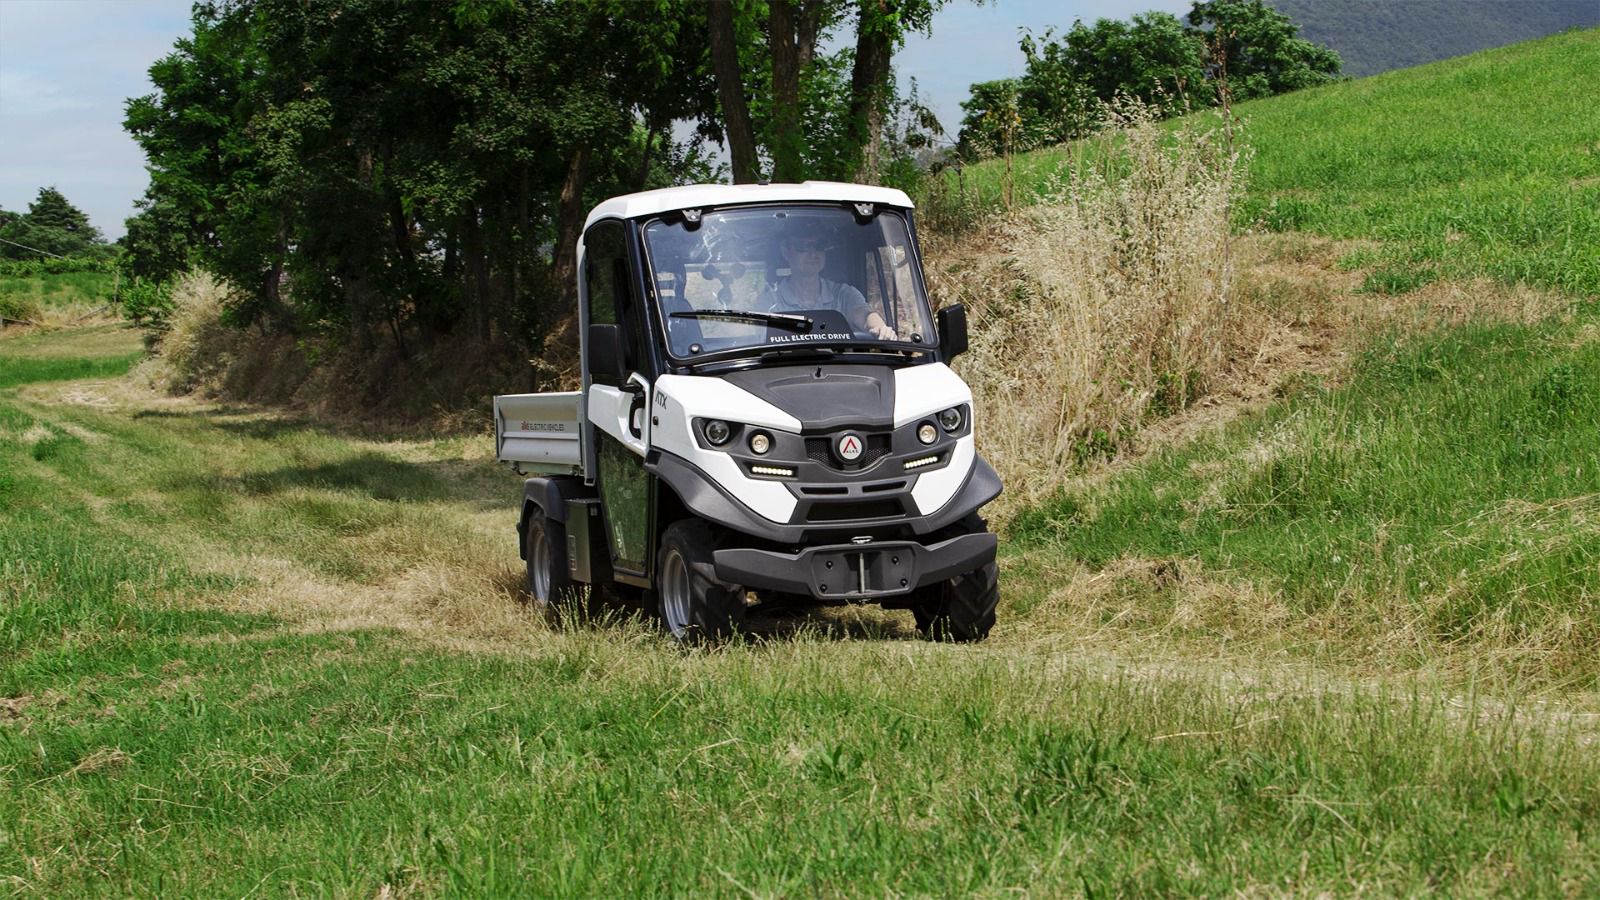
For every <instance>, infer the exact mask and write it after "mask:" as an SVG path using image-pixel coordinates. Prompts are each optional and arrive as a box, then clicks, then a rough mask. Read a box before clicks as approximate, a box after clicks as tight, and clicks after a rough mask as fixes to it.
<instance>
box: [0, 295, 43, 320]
mask: <svg viewBox="0 0 1600 900" xmlns="http://www.w3.org/2000/svg"><path fill="white" fill-rule="evenodd" d="M38 316H39V304H38V302H37V301H35V300H33V299H32V298H29V297H20V296H17V295H15V294H12V293H9V292H4V293H0V319H10V320H12V321H13V322H32V321H34V320H35V319H36V318H38Z"/></svg>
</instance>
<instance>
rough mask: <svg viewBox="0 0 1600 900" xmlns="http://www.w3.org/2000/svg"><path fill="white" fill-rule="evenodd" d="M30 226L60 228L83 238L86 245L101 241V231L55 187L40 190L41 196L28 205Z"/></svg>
mask: <svg viewBox="0 0 1600 900" xmlns="http://www.w3.org/2000/svg"><path fill="white" fill-rule="evenodd" d="M27 220H28V224H30V225H33V226H35V227H37V228H59V229H60V230H62V231H64V232H66V233H67V234H70V235H73V236H75V237H81V238H83V239H84V241H85V242H86V243H95V242H97V241H99V240H100V231H99V229H97V228H95V227H94V226H93V225H90V224H89V217H88V216H87V215H85V214H84V212H83V210H81V209H78V208H77V207H76V206H73V205H72V204H71V203H69V202H67V198H66V197H65V196H63V195H62V193H61V192H60V191H58V190H56V189H55V188H54V187H43V188H40V189H39V196H38V197H36V198H34V201H33V202H32V203H29V204H28V215H27Z"/></svg>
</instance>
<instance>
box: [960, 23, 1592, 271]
mask: <svg viewBox="0 0 1600 900" xmlns="http://www.w3.org/2000/svg"><path fill="white" fill-rule="evenodd" d="M1596 71H1600V30H1595V29H1591V30H1587V31H1574V32H1568V33H1564V34H1559V35H1555V36H1552V37H1549V38H1545V39H1543V40H1538V41H1529V42H1527V43H1522V44H1515V45H1512V46H1509V47H1501V48H1499V49H1495V50H1488V51H1484V52H1482V53H1476V54H1473V55H1471V56H1466V57H1461V58H1459V59H1453V60H1446V61H1443V62H1438V63H1432V64H1430V65H1426V66H1418V67H1416V68H1414V69H1405V70H1401V71H1396V72H1389V73H1385V74H1383V75H1378V76H1374V77H1372V78H1364V79H1360V80H1356V81H1350V82H1345V83H1341V84H1335V85H1331V86H1328V87H1324V88H1318V89H1315V90H1308V91H1300V92H1297V93H1293V94H1286V95H1283V96H1279V97H1272V98H1268V99H1265V100H1258V101H1253V102H1250V103H1242V104H1239V105H1238V106H1237V107H1236V113H1237V114H1238V115H1239V116H1241V117H1242V118H1243V119H1244V120H1245V123H1246V124H1245V135H1246V138H1247V140H1248V141H1249V143H1250V145H1251V146H1252V147H1253V148H1254V149H1255V151H1256V152H1255V159H1254V161H1253V163H1252V165H1251V196H1250V199H1249V201H1248V202H1247V203H1246V204H1245V205H1244V207H1243V208H1242V209H1241V210H1240V212H1239V220H1240V222H1241V224H1244V225H1247V226H1259V227H1263V228H1266V229H1270V230H1301V231H1310V232H1314V233H1317V234H1323V235H1327V236H1330V237H1336V238H1364V239H1376V240H1380V241H1382V242H1383V244H1382V246H1381V248H1378V249H1373V250H1368V251H1367V252H1366V253H1365V254H1363V255H1361V256H1358V257H1354V258H1352V259H1351V260H1350V265H1352V266H1356V267H1359V268H1363V269H1368V270H1370V275H1371V287H1372V289H1374V290H1379V291H1385V292H1390V293H1395V292H1401V291H1403V290H1405V289H1408V288H1412V287H1416V286H1419V285H1421V284H1424V283H1426V282H1428V281H1430V280H1433V279H1436V278H1441V277H1451V278H1459V277H1465V276H1470V275H1478V274H1483V275H1489V276H1492V277H1496V278H1500V279H1505V280H1514V281H1525V282H1528V283H1531V284H1538V285H1542V286H1546V287H1553V288H1558V289H1561V290H1564V291H1567V292H1570V293H1575V294H1587V295H1600V106H1597V105H1596V104H1595V103H1594V102H1592V101H1593V96H1594V93H1595V90H1594V88H1595V87H1596V86H1597V78H1596V75H1595V72H1596ZM1072 154H1073V149H1072V148H1070V147H1057V148H1050V149H1045V150H1040V151H1036V152H1034V153H1027V154H1020V155H1018V156H1017V157H1015V158H1014V159H1013V161H1012V165H1013V175H1012V178H1013V179H1014V183H1015V185H1016V187H1015V192H1016V193H1015V195H1016V198H1017V201H1018V202H1031V201H1032V200H1034V199H1037V197H1039V196H1040V194H1041V193H1042V192H1045V191H1048V190H1049V189H1050V185H1051V183H1052V181H1051V179H1052V176H1054V175H1055V174H1056V173H1057V172H1059V171H1060V170H1061V168H1062V166H1063V165H1066V164H1068V163H1069V162H1070V160H1071V159H1072ZM1004 178H1005V165H1004V162H1003V161H1002V160H991V161H988V162H985V163H983V164H981V165H976V166H968V167H965V169H964V171H962V172H961V173H960V174H959V175H957V174H954V173H952V174H949V175H947V176H946V177H945V181H944V183H943V188H944V190H945V192H946V197H949V196H953V195H955V194H958V193H962V192H964V195H965V196H966V197H968V198H969V201H970V202H971V203H973V204H974V205H975V206H976V208H978V209H982V210H993V209H995V208H997V207H998V205H999V203H1000V198H1001V197H1002V195H1003V194H1002V191H1003V182H1004ZM943 202H948V200H945V201H943Z"/></svg>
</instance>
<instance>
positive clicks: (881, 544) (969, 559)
mask: <svg viewBox="0 0 1600 900" xmlns="http://www.w3.org/2000/svg"><path fill="white" fill-rule="evenodd" d="M997 545H998V541H997V539H996V538H995V536H994V535H992V534H987V533H980V534H963V535H960V536H959V537H953V538H951V539H949V540H947V541H940V542H938V543H936V544H918V543H916V542H914V541H871V542H867V543H861V544H829V545H827V546H822V547H807V548H806V549H804V550H801V551H800V552H799V553H782V552H780V551H776V550H756V549H752V548H747V547H736V548H730V549H727V550H718V551H716V552H715V553H714V554H713V558H714V560H715V562H716V567H717V578H718V579H719V580H721V581H725V582H729V583H732V584H740V585H743V586H745V587H747V588H752V589H766V590H775V591H784V592H786V593H791V594H805V595H808V596H810V597H814V598H816V599H819V600H881V599H884V598H886V597H895V596H898V595H901V594H907V593H910V592H911V591H913V590H915V589H917V588H919V587H922V586H923V585H928V584H937V583H938V582H941V581H944V580H946V579H949V578H953V577H954V576H956V575H961V574H964V573H966V572H971V571H972V570H974V569H977V568H980V567H982V566H986V565H988V564H989V563H992V562H994V557H995V548H996V546H997Z"/></svg>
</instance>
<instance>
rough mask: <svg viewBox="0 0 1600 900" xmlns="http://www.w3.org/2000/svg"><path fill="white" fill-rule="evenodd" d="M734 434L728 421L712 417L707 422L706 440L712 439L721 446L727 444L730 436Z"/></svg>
mask: <svg viewBox="0 0 1600 900" xmlns="http://www.w3.org/2000/svg"><path fill="white" fill-rule="evenodd" d="M732 436H733V429H731V428H729V427H728V423H727V422H724V421H722V420H721V419H712V420H711V421H709V422H707V423H706V440H708V441H710V442H711V443H713V444H716V445H717V446H719V447H720V446H721V445H723V444H726V443H727V442H728V438H730V437H732Z"/></svg>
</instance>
